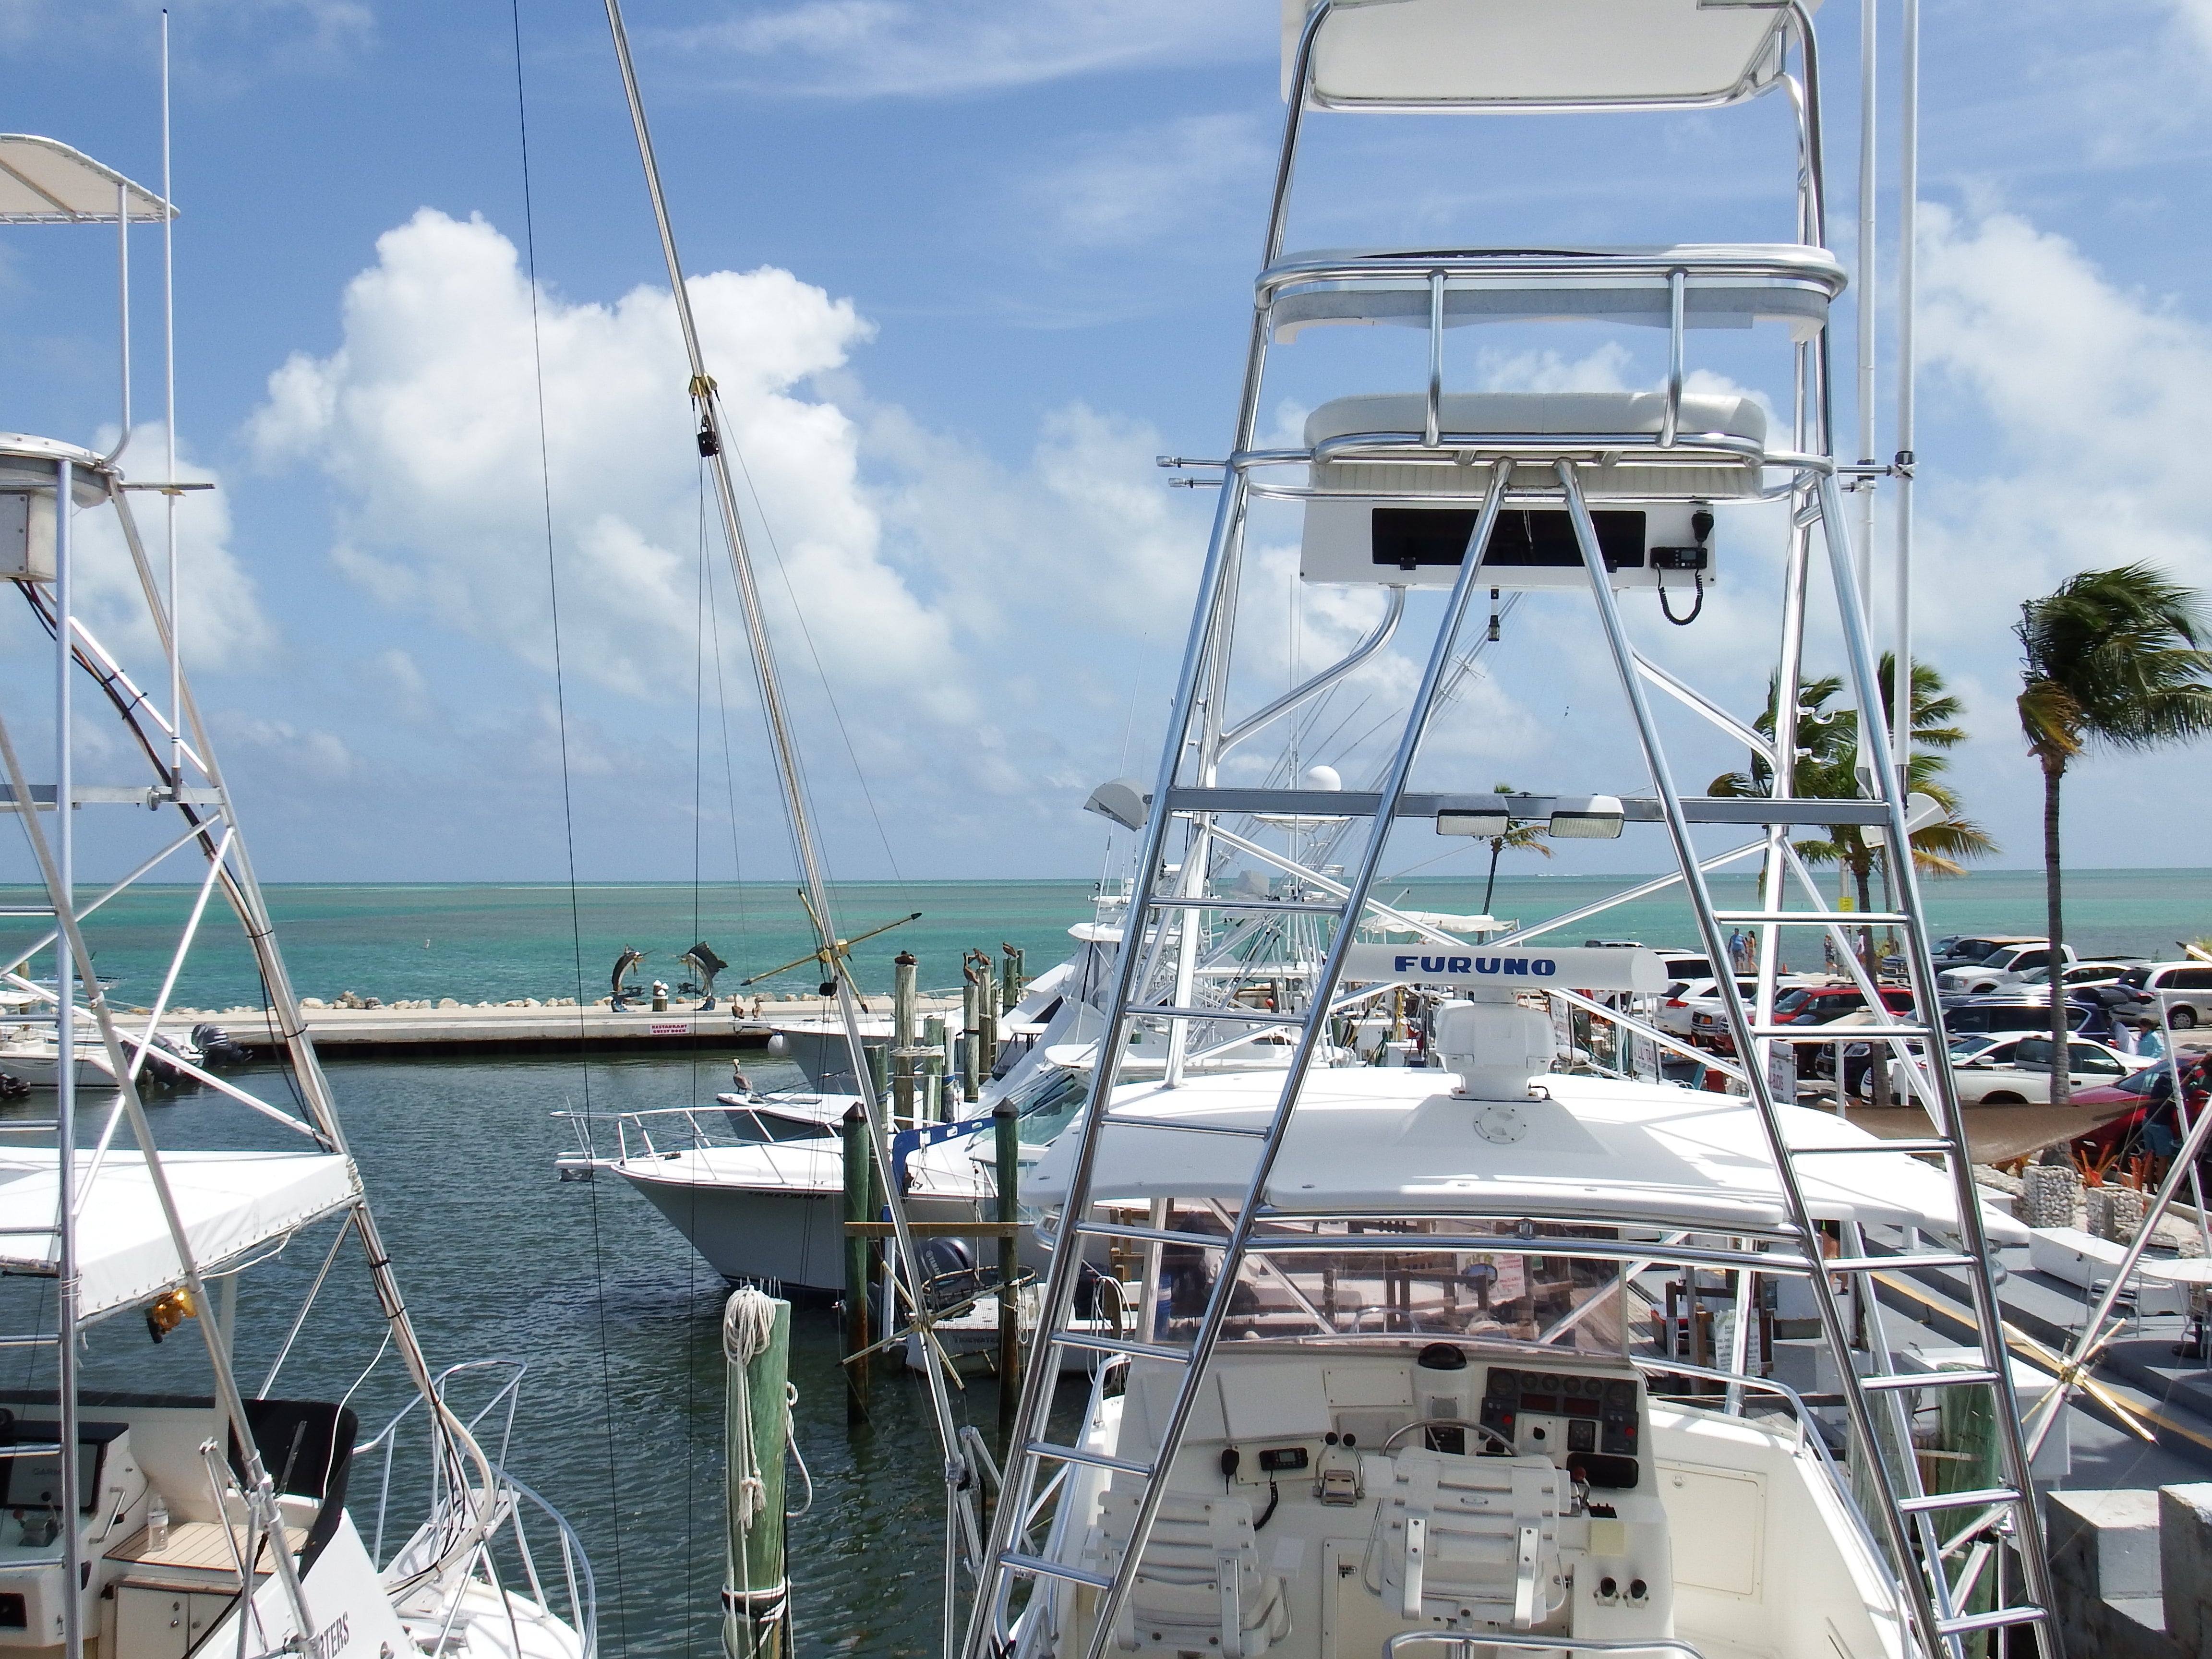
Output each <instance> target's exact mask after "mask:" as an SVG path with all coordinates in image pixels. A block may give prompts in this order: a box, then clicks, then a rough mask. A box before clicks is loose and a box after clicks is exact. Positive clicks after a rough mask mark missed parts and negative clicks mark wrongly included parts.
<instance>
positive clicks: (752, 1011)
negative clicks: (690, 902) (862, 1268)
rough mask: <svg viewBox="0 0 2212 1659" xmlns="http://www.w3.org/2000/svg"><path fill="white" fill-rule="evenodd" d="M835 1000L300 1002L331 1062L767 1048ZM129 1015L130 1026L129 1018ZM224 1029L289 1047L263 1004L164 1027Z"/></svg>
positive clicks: (954, 1007)
mask: <svg viewBox="0 0 2212 1659" xmlns="http://www.w3.org/2000/svg"><path fill="white" fill-rule="evenodd" d="M920 1002H921V1013H922V1014H923V1015H924V1016H927V1015H931V1014H941V1013H945V1012H951V1015H952V1016H953V1018H955V1019H957V1018H958V1017H959V1012H960V1000H959V999H958V998H957V997H954V998H949V999H948V998H942V997H924V998H922V999H921V1000H920ZM865 1008H866V1012H867V1013H869V1014H872V1015H878V1016H887V1015H888V1014H889V1013H890V998H889V997H887V996H877V997H870V998H867V999H866V1005H865ZM836 1015H837V1005H836V1002H835V1001H834V1000H829V999H825V998H818V997H809V998H805V999H800V1000H785V1001H781V1002H765V1003H763V1004H760V1005H759V1006H758V1011H757V1012H756V1006H755V1004H754V1003H753V1002H752V1000H750V999H747V1000H744V1002H742V1003H733V1002H731V1001H728V1000H725V1001H724V1002H722V1003H721V1005H720V1006H718V1007H717V1008H715V1009H714V1012H711V1013H709V1012H702V1011H701V1010H700V1008H699V1007H698V1006H697V1004H696V1002H693V1001H690V1000H684V1001H683V1002H680V1003H679V1002H674V1001H671V1004H670V1005H669V1006H668V1007H667V1008H666V1009H665V1010H664V1011H661V1012H654V1011H653V1009H652V1008H651V1007H650V1006H647V1005H644V1004H642V1003H640V1004H633V1005H632V1006H630V1007H629V1008H628V1009H626V1010H623V1011H621V1012H617V1011H615V1010H614V1009H611V1008H610V1007H609V1006H607V1005H606V1002H605V999H602V1000H600V1001H599V1002H597V1003H594V1004H592V1005H590V1006H585V1007H576V1006H568V1005H557V1004H551V1003H538V1004H536V1005H535V1006H532V1004H531V1003H530V1002H528V1001H524V1002H521V1003H502V1004H496V1005H489V1004H478V1005H476V1006H470V1005H467V1004H458V1003H457V1004H456V1005H455V1006H452V1007H428V1006H420V1005H417V1006H409V1007H395V1006H383V1007H376V1008H366V1007H363V1008H343V1007H331V1006H321V1007H309V1006H302V1008H301V1018H302V1019H303V1021H304V1022H305V1024H306V1025H307V1033H308V1035H309V1036H311V1037H313V1039H314V1043H315V1048H316V1050H317V1051H318V1052H319V1054H322V1055H323V1056H324V1058H325V1059H360V1060H371V1059H378V1060H384V1059H420V1060H440V1059H450V1058H456V1057H459V1056H465V1055H470V1054H516V1055H521V1054H575V1053H577V1052H579V1051H580V1050H581V1051H584V1052H587V1053H592V1054H688V1053H695V1052H698V1051H701V1050H708V1051H717V1052H730V1051H736V1050H742V1049H759V1048H765V1047H766V1046H767V1044H768V1040H769V1035H770V1023H771V1022H774V1023H775V1024H784V1023H787V1022H791V1021H795V1020H805V1019H834V1018H836ZM127 1023H128V1022H127V1017H126V1024H127ZM201 1024H214V1025H220V1026H221V1027H222V1029H223V1030H224V1031H225V1032H226V1033H227V1034H228V1036H229V1037H230V1040H231V1041H232V1042H235V1043H237V1044H238V1045H239V1046H240V1048H247V1049H252V1050H255V1051H257V1052H262V1053H265V1052H267V1051H270V1050H273V1049H275V1048H278V1047H279V1046H281V1044H282V1042H283V1036H282V1030H283V1028H282V1027H281V1026H280V1025H279V1024H278V1022H277V1018H276V1010H274V1009H273V1008H270V1009H261V1008H223V1009H178V1010H175V1011H174V1012H171V1013H169V1014H167V1015H166V1016H165V1017H164V1018H163V1019H162V1021H161V1030H162V1031H163V1032H164V1033H165V1034H166V1035H167V1036H170V1037H172V1038H175V1039H179V1040H181V1039H183V1038H185V1037H187V1036H190V1035H191V1030H192V1028H193V1027H194V1026H196V1025H201Z"/></svg>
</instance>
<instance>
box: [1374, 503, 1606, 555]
mask: <svg viewBox="0 0 2212 1659" xmlns="http://www.w3.org/2000/svg"><path fill="white" fill-rule="evenodd" d="M1479 516H1480V514H1479V513H1478V511H1477V509H1476V508H1474V507H1376V508H1374V509H1373V516H1372V518H1371V519H1370V521H1369V523H1370V537H1371V541H1370V548H1371V551H1370V557H1371V558H1372V559H1373V560H1374V562H1376V564H1379V565H1395V566H1396V567H1397V568H1399V569H1401V570H1413V569H1418V568H1419V567H1421V566H1422V565H1425V564H1426V565H1437V564H1458V563H1460V562H1462V560H1464V559H1465V558H1466V557H1467V544H1468V538H1469V537H1471V536H1473V535H1474V526H1475V520H1476V519H1477V518H1478V517H1479ZM1590 523H1591V525H1592V526H1594V527H1595V530H1596V531H1597V545H1598V550H1599V551H1600V552H1601V553H1602V554H1603V555H1604V556H1605V568H1607V570H1641V569H1642V568H1644V514H1643V513H1640V512H1637V511H1634V510H1632V509H1629V508H1625V507H1605V508H1601V509H1599V510H1597V511H1595V512H1593V513H1591V514H1590ZM1582 562H1583V556H1582V550H1581V549H1580V548H1579V547H1578V546H1577V545H1576V544H1575V527H1574V524H1573V522H1572V521H1571V520H1570V519H1569V518H1568V517H1567V515H1566V513H1565V511H1564V510H1563V509H1561V508H1559V507H1507V508H1505V509H1504V511H1503V512H1501V513H1499V514H1498V527H1497V529H1495V530H1494V531H1492V532H1491V537H1490V551H1489V553H1488V555H1487V556H1486V557H1485V558H1484V560H1483V565H1484V568H1489V567H1490V566H1492V565H1502V566H1504V567H1506V568H1522V569H1525V568H1528V567H1529V566H1532V565H1547V566H1552V565H1556V566H1561V567H1569V568H1571V567H1573V566H1577V565H1579V564H1581V563H1582Z"/></svg>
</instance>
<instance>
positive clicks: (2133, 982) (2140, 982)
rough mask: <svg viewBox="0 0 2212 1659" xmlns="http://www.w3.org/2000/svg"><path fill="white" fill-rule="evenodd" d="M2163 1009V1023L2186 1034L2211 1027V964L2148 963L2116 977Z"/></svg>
mask: <svg viewBox="0 0 2212 1659" xmlns="http://www.w3.org/2000/svg"><path fill="white" fill-rule="evenodd" d="M2120 983H2121V984H2123V985H2125V986H2127V987H2130V989H2133V990H2137V991H2147V992H2148V993H2149V994H2151V995H2152V996H2153V997H2154V998H2155V999H2157V1000H2159V1001H2160V1002H2162V1003H2164V1004H2165V1005H2166V1023H2167V1024H2170V1025H2175V1026H2179V1027H2180V1028H2182V1029H2183V1030H2187V1029H2188V1028H2190V1027H2191V1026H2195V1025H2205V1024H2212V962H2149V963H2142V965H2141V966H2139V967H2136V968H2131V969H2129V970H2128V971H2127V972H2126V973H2124V974H2123V975H2120Z"/></svg>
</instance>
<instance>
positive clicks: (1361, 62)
mask: <svg viewBox="0 0 2212 1659" xmlns="http://www.w3.org/2000/svg"><path fill="white" fill-rule="evenodd" d="M1814 3H1815V4H1817V3H1818V0H1814ZM1308 10H1309V4H1308V0H1283V95H1284V96H1285V98H1287V97H1289V96H1290V94H1291V73H1292V70H1293V68H1294V66H1295V64H1296V62H1297V49H1298V36H1299V33H1300V32H1301V31H1302V30H1303V29H1304V27H1305V21H1306V15H1307V13H1308ZM1784 15H1785V14H1784V12H1783V11H1782V10H1781V9H1779V8H1778V7H1774V6H1762V5H1744V4H1729V5H1714V4H1710V3H1700V0H1338V4H1337V5H1336V7H1335V9H1334V11H1333V12H1332V13H1331V14H1330V15H1329V17H1328V21H1325V22H1324V23H1322V27H1321V33H1320V34H1319V35H1318V37H1317V38H1316V40H1315V42H1314V76H1313V90H1312V94H1311V97H1310V102H1311V103H1312V105H1313V106H1315V107H1317V108H1323V109H1327V108H1341V107H1352V108H1357V107H1358V106H1361V105H1363V104H1366V105H1384V106H1388V105H1399V106H1404V105H1442V104H1463V105H1474V106H1482V105H1490V106H1539V107H1541V106H1551V107H1558V106H1578V105H1579V106H1635V105H1703V104H1718V103H1726V102H1729V101H1732V100H1735V99H1738V98H1743V97H1747V96H1750V95H1751V94H1754V93H1756V92H1758V91H1759V90H1761V89H1762V88H1765V87H1766V86H1769V85H1771V84H1772V82H1773V81H1774V78H1775V76H1777V75H1778V74H1779V73H1780V70H1781V28H1782V20H1783V17H1784Z"/></svg>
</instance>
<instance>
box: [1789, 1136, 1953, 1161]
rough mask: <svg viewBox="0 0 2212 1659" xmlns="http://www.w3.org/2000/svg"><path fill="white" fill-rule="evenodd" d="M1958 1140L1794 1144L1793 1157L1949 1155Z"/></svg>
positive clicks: (1938, 1138)
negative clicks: (1855, 1154)
mask: <svg viewBox="0 0 2212 1659" xmlns="http://www.w3.org/2000/svg"><path fill="white" fill-rule="evenodd" d="M1958 1150H1959V1148H1958V1145H1957V1143H1956V1142H1954V1141H1948V1140H1945V1139H1942V1138H1941V1137H1937V1136H1929V1137H1925V1138H1923V1139H1898V1140H1876V1141H1872V1142H1868V1143H1861V1144H1857V1145H1854V1146H1792V1147H1791V1148H1790V1157H1792V1158H1833V1157H1835V1156H1837V1155H1838V1153H1840V1154H1843V1155H1844V1156H1846V1157H1848V1156H1850V1154H1852V1153H1855V1152H1942V1153H1944V1154H1946V1155H1947V1156H1948V1155H1953V1154H1955V1153H1956V1152H1958Z"/></svg>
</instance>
